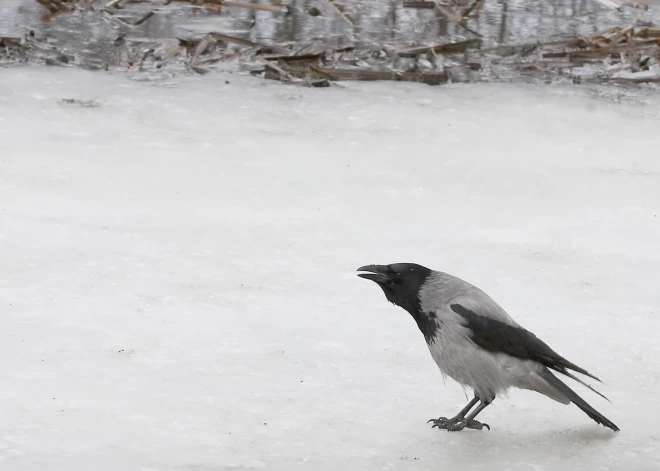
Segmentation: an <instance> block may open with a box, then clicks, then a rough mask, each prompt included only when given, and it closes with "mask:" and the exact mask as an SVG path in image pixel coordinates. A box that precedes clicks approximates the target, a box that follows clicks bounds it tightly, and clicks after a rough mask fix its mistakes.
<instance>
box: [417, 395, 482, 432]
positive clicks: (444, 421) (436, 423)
mask: <svg viewBox="0 0 660 471" xmlns="http://www.w3.org/2000/svg"><path fill="white" fill-rule="evenodd" d="M477 402H479V398H478V397H477V396H474V397H473V398H472V400H471V401H470V402H468V405H467V406H465V407H464V408H463V410H461V411H460V412H459V413H458V414H457V415H456V417H453V418H451V419H448V418H446V417H440V418H439V419H431V420H429V421H428V422H427V423H430V422H433V425H432V426H431V428H435V427H438V428H446V429H449V427H450V426H452V425H455V424H458V423H460V422H463V420H465V414H467V413H468V412H470V409H472V408H473V407H474V405H475V404H476V403H477Z"/></svg>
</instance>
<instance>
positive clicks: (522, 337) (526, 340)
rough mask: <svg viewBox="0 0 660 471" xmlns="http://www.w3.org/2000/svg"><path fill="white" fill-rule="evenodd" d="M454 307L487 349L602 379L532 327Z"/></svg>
mask: <svg viewBox="0 0 660 471" xmlns="http://www.w3.org/2000/svg"><path fill="white" fill-rule="evenodd" d="M451 309H452V311H454V312H455V313H456V314H458V315H460V316H462V317H463V318H464V319H465V320H466V323H465V326H466V327H467V328H468V329H470V330H471V331H472V336H471V339H472V341H473V342H474V343H475V344H477V345H479V346H480V347H481V348H483V349H485V350H488V351H490V352H496V353H506V354H508V355H511V356H514V357H516V358H521V359H523V360H534V361H537V362H539V363H541V364H543V365H545V366H547V367H548V368H552V369H553V370H555V371H558V372H559V373H564V374H566V370H567V369H569V370H573V371H577V372H578V373H582V374H583V375H586V376H589V377H591V378H593V379H595V380H596V381H600V379H598V378H597V377H596V376H594V375H592V374H591V373H589V372H588V371H587V370H585V369H584V368H580V367H579V366H577V365H576V364H574V363H572V362H570V361H568V360H567V359H566V358H564V357H562V356H561V355H559V354H558V353H557V352H555V351H554V350H553V349H552V348H550V347H549V346H548V344H546V343H545V342H543V341H542V340H541V339H539V338H538V337H537V336H536V335H534V334H533V333H531V332H530V331H529V330H525V329H523V328H522V327H515V326H512V325H509V324H507V323H505V322H502V321H498V320H496V319H491V318H490V317H486V316H480V315H479V314H477V313H475V312H473V311H471V310H470V309H467V308H466V307H463V306H461V305H460V304H452V305H451ZM567 376H569V375H567ZM601 382H602V381H601ZM599 394H600V393H599Z"/></svg>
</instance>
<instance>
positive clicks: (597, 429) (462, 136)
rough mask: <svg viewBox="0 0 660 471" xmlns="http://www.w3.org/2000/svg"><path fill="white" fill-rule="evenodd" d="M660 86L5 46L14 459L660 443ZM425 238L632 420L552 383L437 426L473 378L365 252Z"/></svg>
mask: <svg viewBox="0 0 660 471" xmlns="http://www.w3.org/2000/svg"><path fill="white" fill-rule="evenodd" d="M225 80H228V81H229V82H230V83H225ZM607 97H608V98H611V95H607ZM65 98H75V99H81V100H95V101H96V102H97V103H98V104H99V106H98V107H81V106H76V105H71V104H62V103H60V100H62V99H65ZM659 105H660V97H658V96H653V95H652V94H650V93H649V94H648V95H647V94H643V93H641V92H640V94H639V95H637V96H633V97H632V99H631V100H629V99H628V97H624V99H623V100H622V102H621V103H614V102H613V101H612V100H610V99H604V98H603V97H602V96H601V95H600V94H598V93H594V92H593V91H589V90H587V89H581V88H562V87H535V86H506V85H488V86H486V85H480V86H446V87H427V86H423V85H415V84H403V83H397V84H393V83H378V84H347V85H346V86H345V87H341V88H339V87H337V88H332V89H323V90H319V89H302V88H297V87H293V86H285V85H281V84H279V83H271V82H265V81H261V80H258V79H254V78H249V77H236V76H223V75H219V74H217V75H211V76H206V77H203V78H201V77H187V78H177V79H172V80H170V81H168V82H163V81H158V82H139V81H131V80H128V79H127V78H126V77H125V76H113V75H102V74H95V73H90V72H85V71H80V70H64V69H46V68H43V69H40V68H29V67H28V68H17V69H4V70H2V71H1V72H0V303H1V311H0V312H1V314H0V315H1V320H2V329H0V351H1V353H2V354H1V355H0V371H2V377H3V382H2V387H1V388H0V417H1V420H0V469H2V470H3V471H4V470H7V471H10V470H11V471H28V470H58V471H59V470H62V471H65V470H66V471H90V470H94V471H106V470H108V471H132V470H140V471H218V470H239V469H269V470H294V469H304V470H335V469H344V470H388V469H393V470H428V469H452V470H458V469H460V470H489V471H495V470H578V469H589V470H633V471H638V470H639V471H642V470H649V471H650V470H657V469H660V464H659V459H660V458H659V456H660V429H659V427H658V422H659V421H660V407H659V406H658V403H657V398H658V396H659V395H660V334H659V333H658V332H660V290H659V289H658V283H659V277H660V250H659V248H658V247H659V244H660V217H659V215H660V151H659V149H660V133H659V132H658V129H660V127H659V125H660V106H659ZM402 261H413V262H418V263H422V264H425V265H427V266H429V267H431V268H435V269H440V270H444V271H448V272H450V273H452V274H455V275H458V276H460V277H462V278H465V279H467V280H468V281H471V282H473V283H475V284H476V285H478V286H480V287H481V288H483V289H484V290H486V291H487V292H488V293H489V294H491V295H492V296H493V297H494V298H495V299H496V300H497V301H499V302H500V303H501V304H502V305H503V306H504V307H505V308H506V309H507V310H508V311H509V313H510V314H511V315H512V316H513V317H514V318H515V319H516V320H517V321H518V322H520V323H521V324H522V325H524V326H525V327H527V328H528V329H530V330H532V331H533V332H535V333H536V334H537V335H538V336H539V337H541V338H542V339H544V340H545V341H546V342H548V343H549V344H550V345H551V346H552V347H553V348H555V349H556V350H557V351H558V352H559V353H561V354H564V355H565V356H567V358H569V359H570V360H572V361H575V362H576V363H578V364H579V365H581V366H583V367H585V368H586V369H588V370H590V371H592V372H593V373H595V374H596V375H598V376H600V377H602V378H603V380H604V381H605V384H604V385H600V389H601V390H602V392H603V393H605V394H606V395H607V396H609V398H610V399H611V400H612V404H610V403H608V402H606V401H605V400H603V399H601V398H599V397H598V396H596V395H595V394H593V393H591V392H589V391H588V390H586V389H585V388H583V387H581V386H579V385H577V384H575V383H572V382H571V383H569V384H571V386H574V387H575V389H576V391H578V393H579V394H581V395H582V396H583V397H584V398H585V399H587V400H588V401H589V402H590V403H591V404H592V405H593V406H594V407H596V408H597V409H598V410H600V411H601V412H602V413H603V414H604V415H605V416H607V417H608V418H610V419H612V420H613V421H614V422H615V423H616V424H618V425H619V426H620V427H621V429H622V431H621V432H620V433H618V434H614V433H612V432H611V431H609V430H607V429H605V428H603V427H601V426H599V425H597V424H595V423H594V422H592V421H591V420H590V419H589V418H588V417H587V416H586V415H584V414H583V413H582V412H581V411H580V410H579V409H578V408H577V407H575V406H564V405H561V404H559V403H555V402H553V401H550V400H548V399H547V398H545V397H543V396H541V395H538V394H535V393H532V392H525V391H512V392H511V393H510V394H509V396H508V397H506V398H501V399H498V400H496V401H495V403H494V404H493V406H491V407H489V408H488V409H486V411H484V412H483V415H482V416H480V418H481V419H482V420H483V421H485V422H487V423H489V424H490V425H491V426H492V430H491V431H490V432H489V431H483V432H477V431H466V432H462V433H457V434H450V433H447V432H445V431H438V430H432V429H431V428H430V426H429V425H427V424H426V423H425V422H426V420H428V419H429V418H432V417H438V416H440V415H448V414H454V413H455V412H456V411H457V410H458V409H459V408H461V407H462V406H463V405H464V404H465V402H466V397H465V395H464V393H463V392H462V390H461V388H460V387H459V386H458V385H457V384H455V383H454V382H452V381H451V380H448V381H447V383H446V385H445V384H443V379H442V377H441V375H440V373H439V371H438V370H437V368H436V366H435V365H434V363H433V361H432V360H431V357H430V355H429V353H428V351H427V349H426V346H425V344H424V341H423V338H422V335H421V334H420V333H419V332H418V330H417V327H416V326H415V324H414V322H413V321H412V319H411V318H410V316H409V315H408V314H407V313H406V312H404V311H403V310H401V309H399V308H397V307H395V306H392V305H389V304H388V303H387V302H386V301H385V298H384V297H383V295H382V293H381V292H380V290H378V288H377V287H375V286H373V284H372V283H369V282H367V281H365V280H362V279H360V278H358V277H357V276H355V269H356V268H357V267H359V266H361V265H364V264H367V263H393V262H402ZM567 381H570V380H567Z"/></svg>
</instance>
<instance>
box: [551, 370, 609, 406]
mask: <svg viewBox="0 0 660 471" xmlns="http://www.w3.org/2000/svg"><path fill="white" fill-rule="evenodd" d="M549 368H550V369H551V370H554V371H556V372H558V373H561V374H563V375H566V376H568V377H569V378H571V379H573V380H575V381H577V382H578V383H580V384H581V385H582V386H584V387H586V388H589V389H591V390H592V391H593V392H595V393H596V394H598V395H599V396H600V397H602V398H603V399H605V400H606V401H607V402H612V401H610V400H609V399H608V398H607V396H605V394H603V393H601V392H600V391H597V390H596V389H594V387H593V386H591V385H590V384H587V383H585V382H584V381H582V380H581V379H580V378H578V377H577V376H575V375H574V374H572V373H570V372H568V371H566V369H565V368H556V367H553V366H551V367H549ZM592 378H593V376H592ZM596 379H598V378H596ZM598 381H600V380H598ZM601 383H602V381H601Z"/></svg>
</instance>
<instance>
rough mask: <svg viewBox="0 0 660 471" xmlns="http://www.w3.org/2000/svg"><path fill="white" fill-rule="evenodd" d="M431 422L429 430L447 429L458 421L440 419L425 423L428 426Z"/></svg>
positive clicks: (445, 418)
mask: <svg viewBox="0 0 660 471" xmlns="http://www.w3.org/2000/svg"><path fill="white" fill-rule="evenodd" d="M431 422H433V425H432V426H431V428H442V429H448V428H449V427H450V426H452V425H454V424H455V423H456V422H458V421H457V420H456V419H448V418H447V417H440V418H439V419H431V420H429V421H428V422H426V423H427V424H429V423H431Z"/></svg>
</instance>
